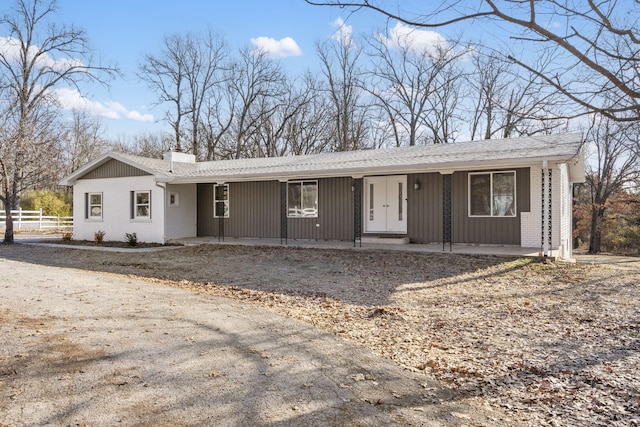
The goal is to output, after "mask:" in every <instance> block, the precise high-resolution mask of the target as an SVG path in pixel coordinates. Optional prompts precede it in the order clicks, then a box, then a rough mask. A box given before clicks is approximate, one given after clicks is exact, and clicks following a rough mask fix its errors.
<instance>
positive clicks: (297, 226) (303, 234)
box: [287, 177, 353, 240]
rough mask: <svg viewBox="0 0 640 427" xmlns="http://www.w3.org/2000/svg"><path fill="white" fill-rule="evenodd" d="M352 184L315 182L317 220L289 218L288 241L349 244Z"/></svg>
mask: <svg viewBox="0 0 640 427" xmlns="http://www.w3.org/2000/svg"><path fill="white" fill-rule="evenodd" d="M352 185H353V180H352V179H351V178H349V177H347V178H323V179H318V217H317V218H289V219H288V220H287V229H288V234H289V236H288V237H289V239H314V240H353V192H352Z"/></svg>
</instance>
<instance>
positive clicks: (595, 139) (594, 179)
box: [586, 116, 640, 254]
mask: <svg viewBox="0 0 640 427" xmlns="http://www.w3.org/2000/svg"><path fill="white" fill-rule="evenodd" d="M638 126H639V125H638V124H637V123H620V122H613V121H612V120H611V119H608V118H603V117H599V116H593V117H592V121H591V127H590V129H589V131H588V132H587V138H586V144H587V147H588V148H589V149H591V150H593V151H594V153H593V154H594V156H593V158H592V162H591V163H590V164H589V165H588V166H587V185H588V187H589V192H590V196H591V233H590V239H589V253H592V254H595V253H598V252H600V243H601V235H602V233H601V225H602V222H603V220H604V217H605V213H606V210H607V202H608V201H609V198H610V197H611V196H612V195H614V194H616V193H619V192H621V191H623V190H624V189H625V187H627V186H629V185H630V184H633V183H637V182H638V178H640V152H639V151H638V147H640V145H639V143H640V130H639V129H638Z"/></svg>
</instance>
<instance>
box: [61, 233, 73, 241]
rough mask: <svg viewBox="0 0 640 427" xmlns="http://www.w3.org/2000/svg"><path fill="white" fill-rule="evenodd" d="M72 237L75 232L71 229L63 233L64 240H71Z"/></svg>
mask: <svg viewBox="0 0 640 427" xmlns="http://www.w3.org/2000/svg"><path fill="white" fill-rule="evenodd" d="M72 238H73V233H72V232H71V231H68V232H66V233H64V234H63V235H62V241H63V242H69V241H71V239H72Z"/></svg>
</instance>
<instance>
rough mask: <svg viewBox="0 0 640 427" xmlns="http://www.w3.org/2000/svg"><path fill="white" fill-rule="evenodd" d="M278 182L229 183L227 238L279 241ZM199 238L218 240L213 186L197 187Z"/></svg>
mask: <svg viewBox="0 0 640 427" xmlns="http://www.w3.org/2000/svg"><path fill="white" fill-rule="evenodd" d="M279 188H280V187H279V183H278V181H257V182H235V183H229V218H225V219H224V235H225V237H255V238H277V237H279V236H280V190H279ZM197 221H198V227H197V230H198V236H218V231H219V226H218V221H219V219H218V218H214V217H213V184H198V220H197Z"/></svg>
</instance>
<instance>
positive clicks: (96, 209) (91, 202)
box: [85, 193, 102, 219]
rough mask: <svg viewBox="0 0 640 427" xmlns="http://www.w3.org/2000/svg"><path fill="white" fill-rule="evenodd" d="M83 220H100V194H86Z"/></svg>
mask: <svg viewBox="0 0 640 427" xmlns="http://www.w3.org/2000/svg"><path fill="white" fill-rule="evenodd" d="M85 196H86V208H85V218H87V219H102V193H86V195H85Z"/></svg>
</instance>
